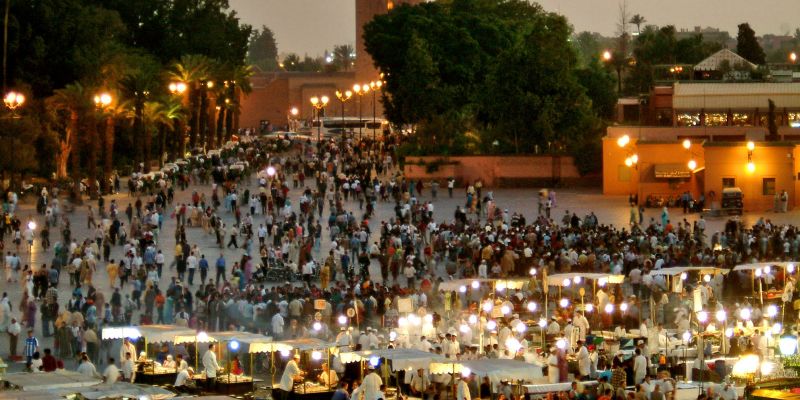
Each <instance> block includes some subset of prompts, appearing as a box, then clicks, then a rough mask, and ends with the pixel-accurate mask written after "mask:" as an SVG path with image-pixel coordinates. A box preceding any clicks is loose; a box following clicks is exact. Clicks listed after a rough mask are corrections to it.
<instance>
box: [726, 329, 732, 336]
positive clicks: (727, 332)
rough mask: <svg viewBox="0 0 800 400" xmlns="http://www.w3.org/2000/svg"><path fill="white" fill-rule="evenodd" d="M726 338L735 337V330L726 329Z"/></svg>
mask: <svg viewBox="0 0 800 400" xmlns="http://www.w3.org/2000/svg"><path fill="white" fill-rule="evenodd" d="M725 336H727V337H729V338H732V337H733V328H728V329H725Z"/></svg>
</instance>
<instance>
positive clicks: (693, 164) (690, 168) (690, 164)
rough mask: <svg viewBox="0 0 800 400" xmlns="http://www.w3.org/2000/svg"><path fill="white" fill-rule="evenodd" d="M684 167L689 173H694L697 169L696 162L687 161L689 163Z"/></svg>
mask: <svg viewBox="0 0 800 400" xmlns="http://www.w3.org/2000/svg"><path fill="white" fill-rule="evenodd" d="M686 166H687V167H689V170H690V171H694V170H696V169H697V161H695V160H689V162H688V163H687V164H686Z"/></svg>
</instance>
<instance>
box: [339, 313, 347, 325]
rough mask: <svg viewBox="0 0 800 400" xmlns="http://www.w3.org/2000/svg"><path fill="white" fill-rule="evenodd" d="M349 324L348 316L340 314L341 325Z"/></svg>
mask: <svg viewBox="0 0 800 400" xmlns="http://www.w3.org/2000/svg"><path fill="white" fill-rule="evenodd" d="M346 324H347V317H345V316H344V315H340V316H339V325H346Z"/></svg>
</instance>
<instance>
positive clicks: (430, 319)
mask: <svg viewBox="0 0 800 400" xmlns="http://www.w3.org/2000/svg"><path fill="white" fill-rule="evenodd" d="M422 318H423V320H424V321H425V323H426V324H430V323H433V315H431V314H425V316H424V317H422Z"/></svg>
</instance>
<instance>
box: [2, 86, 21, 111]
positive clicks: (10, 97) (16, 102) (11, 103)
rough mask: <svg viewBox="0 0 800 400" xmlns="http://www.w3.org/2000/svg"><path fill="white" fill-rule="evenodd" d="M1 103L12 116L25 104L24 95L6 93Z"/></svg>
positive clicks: (12, 92)
mask: <svg viewBox="0 0 800 400" xmlns="http://www.w3.org/2000/svg"><path fill="white" fill-rule="evenodd" d="M3 103H5V105H6V107H7V108H8V109H9V110H11V113H12V114H14V112H15V111H16V110H17V108H19V106H21V105H22V104H23V103H25V95H24V94H22V93H19V92H14V91H11V92H8V93H6V97H4V98H3Z"/></svg>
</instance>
